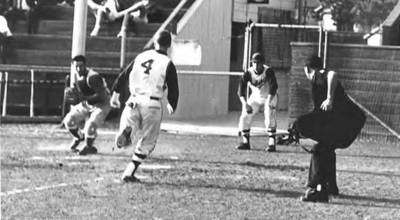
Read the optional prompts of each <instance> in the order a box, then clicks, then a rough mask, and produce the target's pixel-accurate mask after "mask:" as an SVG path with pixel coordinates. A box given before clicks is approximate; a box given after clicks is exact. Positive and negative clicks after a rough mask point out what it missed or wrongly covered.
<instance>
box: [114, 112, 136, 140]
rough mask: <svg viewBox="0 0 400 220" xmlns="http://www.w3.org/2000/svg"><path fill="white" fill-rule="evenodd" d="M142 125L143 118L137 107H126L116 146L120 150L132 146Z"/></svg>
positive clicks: (116, 138) (122, 115)
mask: <svg viewBox="0 0 400 220" xmlns="http://www.w3.org/2000/svg"><path fill="white" fill-rule="evenodd" d="M140 123H141V118H140V113H139V112H138V109H137V107H136V106H135V107H133V106H131V105H129V104H127V105H125V108H124V110H123V111H122V114H121V119H120V123H119V130H118V133H117V135H116V136H115V145H116V146H117V147H118V148H122V147H127V146H129V145H131V144H132V140H133V138H134V135H135V134H136V132H137V131H138V130H139V126H140Z"/></svg>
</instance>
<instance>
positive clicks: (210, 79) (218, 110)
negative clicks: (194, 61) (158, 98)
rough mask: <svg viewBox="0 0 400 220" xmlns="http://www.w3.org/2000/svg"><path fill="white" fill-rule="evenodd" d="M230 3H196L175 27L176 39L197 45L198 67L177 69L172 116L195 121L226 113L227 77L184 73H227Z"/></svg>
mask: <svg viewBox="0 0 400 220" xmlns="http://www.w3.org/2000/svg"><path fill="white" fill-rule="evenodd" d="M232 5H233V4H232V2H231V1H215V0H198V1H195V3H194V4H193V5H192V7H191V8H190V9H189V11H188V12H187V13H186V14H185V15H184V17H183V18H182V19H181V20H180V22H179V23H178V24H177V38H178V39H193V40H196V41H198V42H199V43H200V46H201V51H202V61H201V65H199V66H177V69H178V70H179V71H180V73H179V74H178V78H179V86H180V101H179V104H178V109H177V112H176V115H175V116H174V117H177V118H196V117H201V116H209V115H221V114H226V113H227V112H228V93H229V89H228V87H229V76H221V75H201V74H188V73H185V72H184V70H198V71H201V70H206V71H229V68H230V47H231V44H230V42H231V27H232Z"/></svg>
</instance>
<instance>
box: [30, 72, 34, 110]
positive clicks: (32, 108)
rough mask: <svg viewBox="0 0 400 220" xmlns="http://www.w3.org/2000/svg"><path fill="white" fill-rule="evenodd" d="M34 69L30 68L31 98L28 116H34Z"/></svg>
mask: <svg viewBox="0 0 400 220" xmlns="http://www.w3.org/2000/svg"><path fill="white" fill-rule="evenodd" d="M34 82H35V71H34V70H33V69H31V99H30V105H29V117H31V118H32V117H33V116H34V103H33V97H34V92H35V87H34V85H35V83H34Z"/></svg>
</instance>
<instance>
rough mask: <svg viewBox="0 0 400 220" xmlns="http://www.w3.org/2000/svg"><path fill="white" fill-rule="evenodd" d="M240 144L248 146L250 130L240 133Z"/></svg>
mask: <svg viewBox="0 0 400 220" xmlns="http://www.w3.org/2000/svg"><path fill="white" fill-rule="evenodd" d="M242 142H243V143H245V144H250V129H247V130H243V131H242Z"/></svg>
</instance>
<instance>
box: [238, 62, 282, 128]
mask: <svg viewBox="0 0 400 220" xmlns="http://www.w3.org/2000/svg"><path fill="white" fill-rule="evenodd" d="M263 67H264V69H263V72H262V73H261V74H257V71H256V68H255V66H252V67H250V68H249V69H248V70H247V71H246V72H245V73H244V75H243V77H242V79H241V81H240V84H239V89H238V95H239V96H243V97H246V102H247V104H249V105H250V106H251V107H252V112H250V113H249V112H247V111H246V108H243V109H242V114H241V116H240V119H239V130H240V131H245V130H250V128H251V123H252V121H253V117H254V115H255V114H257V113H258V111H259V110H260V108H261V107H262V106H264V116H265V127H266V128H268V131H270V132H275V131H276V127H277V122H276V106H277V103H278V95H277V89H278V85H277V82H276V77H275V73H274V71H273V70H272V69H271V68H270V67H268V66H267V65H263ZM250 92H251V94H250V95H249V93H250ZM268 95H271V97H272V100H271V101H270V103H268V99H267V97H268Z"/></svg>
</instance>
